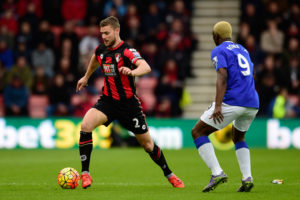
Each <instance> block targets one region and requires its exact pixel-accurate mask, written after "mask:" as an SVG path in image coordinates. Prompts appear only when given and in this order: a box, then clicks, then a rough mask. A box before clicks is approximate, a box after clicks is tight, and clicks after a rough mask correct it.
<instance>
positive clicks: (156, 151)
mask: <svg viewBox="0 0 300 200" xmlns="http://www.w3.org/2000/svg"><path fill="white" fill-rule="evenodd" d="M148 153H149V155H150V157H151V158H152V160H153V161H154V162H155V163H156V164H157V165H158V166H160V168H161V169H162V170H163V172H164V175H165V176H166V177H167V178H169V175H170V174H172V171H171V170H170V169H169V167H168V164H167V162H166V159H165V156H164V154H163V152H162V150H161V149H160V148H159V147H158V146H157V145H156V144H154V148H153V151H152V152H148Z"/></svg>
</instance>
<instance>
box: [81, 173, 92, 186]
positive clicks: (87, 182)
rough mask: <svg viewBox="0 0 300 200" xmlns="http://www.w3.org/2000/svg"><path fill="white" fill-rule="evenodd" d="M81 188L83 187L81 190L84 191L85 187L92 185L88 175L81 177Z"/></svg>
mask: <svg viewBox="0 0 300 200" xmlns="http://www.w3.org/2000/svg"><path fill="white" fill-rule="evenodd" d="M81 182H82V184H81V186H82V187H83V189H86V188H87V187H90V186H91V185H92V182H93V180H92V177H91V175H89V174H88V173H84V174H82V175H81Z"/></svg>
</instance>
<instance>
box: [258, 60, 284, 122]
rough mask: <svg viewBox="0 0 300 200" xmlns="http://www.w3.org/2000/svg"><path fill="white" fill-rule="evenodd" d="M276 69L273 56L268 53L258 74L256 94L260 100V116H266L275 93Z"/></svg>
mask: <svg viewBox="0 0 300 200" xmlns="http://www.w3.org/2000/svg"><path fill="white" fill-rule="evenodd" d="M278 74H279V73H278V71H277V70H276V68H275V60H274V56H273V55H271V54H269V55H268V56H267V57H266V59H265V62H264V66H263V70H262V72H261V73H260V74H259V76H258V80H257V84H258V87H257V88H258V94H259V102H260V110H259V112H258V114H259V115H260V116H266V115H267V111H268V107H269V105H270V103H271V100H272V99H273V98H274V97H275V95H276V88H277V85H278V83H277V77H278Z"/></svg>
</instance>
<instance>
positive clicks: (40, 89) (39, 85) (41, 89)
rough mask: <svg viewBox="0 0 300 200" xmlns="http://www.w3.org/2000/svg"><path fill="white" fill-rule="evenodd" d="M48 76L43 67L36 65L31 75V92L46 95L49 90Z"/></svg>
mask: <svg viewBox="0 0 300 200" xmlns="http://www.w3.org/2000/svg"><path fill="white" fill-rule="evenodd" d="M49 84H50V81H49V78H48V77H47V76H46V74H45V71H44V68H43V67H37V68H36V70H35V75H34V77H33V86H32V93H33V94H36V95H47V94H48V90H49Z"/></svg>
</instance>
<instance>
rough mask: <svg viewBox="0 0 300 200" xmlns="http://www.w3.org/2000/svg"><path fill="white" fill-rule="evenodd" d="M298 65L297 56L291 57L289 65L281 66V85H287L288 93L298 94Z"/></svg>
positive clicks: (299, 86)
mask: <svg viewBox="0 0 300 200" xmlns="http://www.w3.org/2000/svg"><path fill="white" fill-rule="evenodd" d="M299 80H300V66H299V58H298V57H291V58H290V60H289V65H288V67H286V68H283V70H281V73H280V83H281V85H283V86H285V87H287V89H288V92H289V93H290V94H300V93H299V92H300V83H299Z"/></svg>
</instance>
